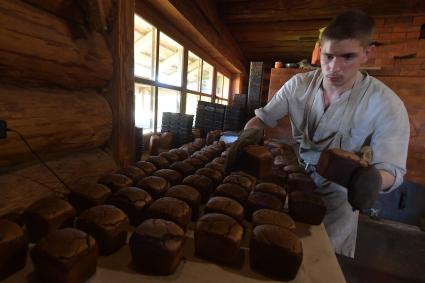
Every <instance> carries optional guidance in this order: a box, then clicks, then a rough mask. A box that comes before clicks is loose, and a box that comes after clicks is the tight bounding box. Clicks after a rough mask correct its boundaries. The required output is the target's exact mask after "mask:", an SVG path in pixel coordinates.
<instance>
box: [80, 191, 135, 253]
mask: <svg viewBox="0 0 425 283" xmlns="http://www.w3.org/2000/svg"><path fill="white" fill-rule="evenodd" d="M124 190H125V189H124ZM127 225H128V217H127V215H126V214H125V213H124V212H123V211H122V210H121V209H119V208H117V207H115V206H113V205H98V206H94V207H92V208H90V209H88V210H86V211H84V212H83V213H82V214H81V215H80V217H78V219H77V221H76V223H75V227H76V228H77V229H80V230H82V231H84V232H86V233H88V234H89V235H91V236H92V237H93V238H95V239H96V242H97V244H98V245H99V252H100V254H103V255H108V254H111V253H114V252H115V251H117V250H118V249H119V248H121V247H122V246H124V245H125V243H126V241H127V231H126V228H127Z"/></svg>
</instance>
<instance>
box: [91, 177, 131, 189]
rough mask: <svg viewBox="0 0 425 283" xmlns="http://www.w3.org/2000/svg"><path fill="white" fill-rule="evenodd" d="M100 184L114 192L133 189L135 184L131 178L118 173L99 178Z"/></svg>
mask: <svg viewBox="0 0 425 283" xmlns="http://www.w3.org/2000/svg"><path fill="white" fill-rule="evenodd" d="M97 182H98V183H99V184H102V185H105V186H107V187H108V188H109V189H111V191H112V192H116V191H118V190H120V189H122V188H126V187H131V186H133V185H134V182H133V180H132V179H131V178H129V177H127V176H125V175H123V174H117V173H110V174H106V175H104V176H102V177H100V178H99V180H98V181H97Z"/></svg>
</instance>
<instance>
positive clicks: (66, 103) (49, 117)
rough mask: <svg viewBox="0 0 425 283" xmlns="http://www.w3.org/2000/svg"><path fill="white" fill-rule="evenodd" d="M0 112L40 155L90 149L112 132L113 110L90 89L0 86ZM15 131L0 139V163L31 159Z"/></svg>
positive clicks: (11, 163) (5, 163) (10, 126)
mask: <svg viewBox="0 0 425 283" xmlns="http://www.w3.org/2000/svg"><path fill="white" fill-rule="evenodd" d="M0 113H1V118H2V119H5V120H6V121H7V123H8V127H9V128H10V129H13V130H16V131H18V132H19V133H20V134H22V135H23V136H24V137H25V138H26V140H27V141H28V143H29V144H30V145H31V147H32V148H33V149H34V150H35V151H36V152H37V153H38V154H39V155H41V156H43V157H44V156H51V155H52V154H57V153H63V152H72V151H78V150H84V149H93V148H96V147H99V146H102V145H104V144H105V143H106V142H107V141H108V139H109V138H110V136H111V131H112V112H111V108H110V107H109V105H108V102H107V101H106V100H105V98H104V97H103V96H101V95H99V94H97V93H96V92H95V91H94V90H91V91H78V92H77V91H63V90H46V89H43V90H40V89H23V88H15V87H7V86H4V85H3V86H1V88H0ZM33 159H34V157H33V156H32V155H31V152H30V151H29V149H28V148H27V147H26V145H25V143H24V142H23V141H22V140H21V138H20V137H19V135H18V134H16V133H14V132H10V133H8V137H7V139H0V167H8V166H12V165H16V164H19V163H22V162H27V161H29V160H33Z"/></svg>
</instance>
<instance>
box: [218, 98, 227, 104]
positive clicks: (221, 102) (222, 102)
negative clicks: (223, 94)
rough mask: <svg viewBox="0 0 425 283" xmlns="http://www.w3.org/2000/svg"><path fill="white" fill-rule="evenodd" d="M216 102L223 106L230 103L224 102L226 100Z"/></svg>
mask: <svg viewBox="0 0 425 283" xmlns="http://www.w3.org/2000/svg"><path fill="white" fill-rule="evenodd" d="M216 102H217V103H219V104H222V105H227V104H228V101H227V100H224V99H216Z"/></svg>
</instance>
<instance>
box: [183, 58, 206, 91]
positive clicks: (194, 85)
mask: <svg viewBox="0 0 425 283" xmlns="http://www.w3.org/2000/svg"><path fill="white" fill-rule="evenodd" d="M201 63H202V59H201V58H199V57H198V56H196V55H195V54H193V53H192V52H190V51H189V54H188V57H187V89H190V90H194V91H200V86H201V65H202V64H201Z"/></svg>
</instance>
